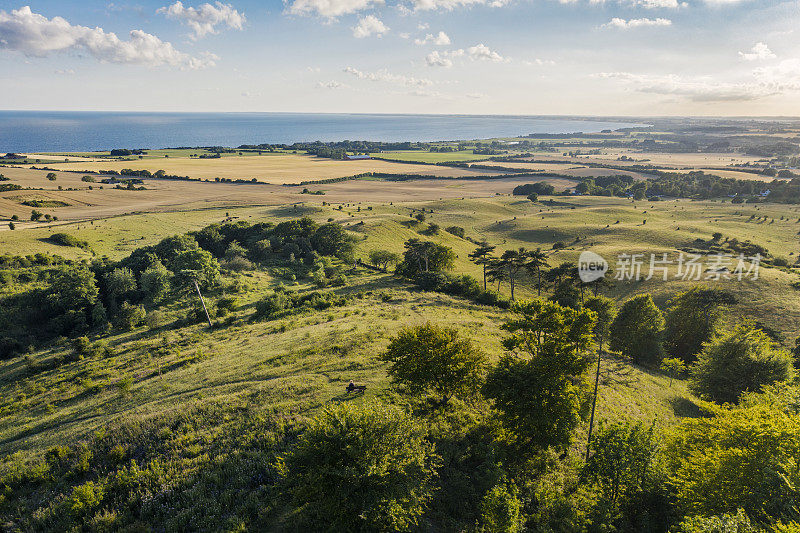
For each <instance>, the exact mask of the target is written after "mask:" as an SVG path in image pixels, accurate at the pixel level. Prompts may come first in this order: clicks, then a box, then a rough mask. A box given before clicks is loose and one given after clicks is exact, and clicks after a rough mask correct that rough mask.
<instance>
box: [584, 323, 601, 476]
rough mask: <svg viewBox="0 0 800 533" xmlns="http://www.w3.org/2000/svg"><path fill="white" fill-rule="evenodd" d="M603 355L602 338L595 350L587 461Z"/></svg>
mask: <svg viewBox="0 0 800 533" xmlns="http://www.w3.org/2000/svg"><path fill="white" fill-rule="evenodd" d="M602 353H603V338H602V337H601V338H600V344H599V346H598V348H597V372H596V373H595V376H594V399H593V400H592V416H590V417H589V438H588V439H587V441H586V460H587V461H588V460H589V446H590V445H591V443H592V427H593V426H594V410H595V407H597V388H598V386H599V385H600V357H601V355H602Z"/></svg>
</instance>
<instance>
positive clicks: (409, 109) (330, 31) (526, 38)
mask: <svg viewBox="0 0 800 533" xmlns="http://www.w3.org/2000/svg"><path fill="white" fill-rule="evenodd" d="M798 23H800V1H798V0H794V1H786V2H783V1H780V0H286V1H285V2H281V1H279V0H278V1H276V0H267V1H255V0H232V1H231V3H227V2H211V3H204V2H198V1H194V0H185V1H183V2H180V1H178V2H151V1H140V2H136V1H133V2H126V1H125V0H120V1H119V2H96V1H91V0H45V1H33V0H31V1H30V2H29V3H28V4H15V3H11V2H9V1H7V0H0V72H2V73H3V74H2V76H0V109H56V110H137V111H139V110H140V111H308V112H386V113H475V114H591V115H800V24H798ZM795 29H796V30H795Z"/></svg>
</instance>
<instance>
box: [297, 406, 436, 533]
mask: <svg viewBox="0 0 800 533" xmlns="http://www.w3.org/2000/svg"><path fill="white" fill-rule="evenodd" d="M436 463H437V458H436V456H435V455H434V454H433V446H432V445H431V444H429V443H427V442H426V441H425V440H424V439H423V438H422V436H421V431H420V428H419V427H418V426H417V425H416V424H415V423H414V421H413V419H412V418H411V417H410V416H408V415H407V414H405V413H403V412H402V411H400V410H399V409H398V408H396V407H391V406H386V405H381V404H378V403H369V404H366V405H354V404H339V405H334V406H331V407H328V408H326V409H325V411H324V412H323V413H322V414H320V415H319V416H317V417H316V418H314V419H313V420H312V421H311V422H310V424H309V427H308V429H306V431H305V432H304V433H303V434H302V435H301V436H300V439H299V441H298V443H297V445H296V446H295V447H294V449H293V450H291V451H290V452H289V453H288V454H287V455H286V456H285V457H284V458H283V460H282V465H281V470H282V472H283V474H284V477H285V480H286V482H287V483H288V485H289V489H290V491H291V493H292V494H293V496H294V499H295V503H296V504H297V505H298V506H301V507H302V511H301V512H302V514H303V521H304V522H305V523H304V524H302V526H303V528H302V529H305V530H308V531H311V530H313V531H321V530H329V531H408V530H411V529H415V528H416V526H418V524H419V518H420V517H421V516H422V513H423V511H424V510H425V507H426V504H427V502H428V501H429V500H430V498H431V495H432V492H433V484H432V481H433V478H434V474H435V467H436Z"/></svg>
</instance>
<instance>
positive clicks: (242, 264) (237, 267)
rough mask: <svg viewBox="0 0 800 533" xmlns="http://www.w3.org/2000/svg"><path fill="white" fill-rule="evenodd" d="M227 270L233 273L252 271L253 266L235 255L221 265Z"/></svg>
mask: <svg viewBox="0 0 800 533" xmlns="http://www.w3.org/2000/svg"><path fill="white" fill-rule="evenodd" d="M222 266H223V267H225V268H226V269H228V270H232V271H234V272H242V271H244V270H253V269H254V268H255V265H253V263H252V262H250V261H249V260H247V259H245V258H244V257H242V256H240V255H237V256H234V257H232V258H231V259H228V260H227V261H225V262H224V263H223V264H222Z"/></svg>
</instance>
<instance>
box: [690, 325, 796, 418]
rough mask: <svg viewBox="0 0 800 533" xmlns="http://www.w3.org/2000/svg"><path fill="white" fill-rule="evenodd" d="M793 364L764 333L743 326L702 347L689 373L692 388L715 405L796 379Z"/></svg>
mask: <svg viewBox="0 0 800 533" xmlns="http://www.w3.org/2000/svg"><path fill="white" fill-rule="evenodd" d="M793 362H794V361H793V359H792V356H791V354H790V353H788V352H787V351H785V350H783V349H781V348H779V347H777V346H776V345H775V343H774V342H773V341H772V340H771V339H770V338H769V337H768V336H767V335H766V334H765V333H764V332H763V331H761V330H760V329H758V328H756V327H755V326H754V325H753V324H752V323H744V324H741V325H739V326H738V327H736V328H735V329H734V330H733V331H730V332H728V333H724V334H722V335H719V336H717V337H716V338H715V339H713V340H712V341H711V342H709V343H707V344H706V345H705V346H704V347H703V351H702V352H700V355H699V356H698V358H697V362H696V363H695V364H694V365H693V366H692V368H691V370H690V380H689V387H690V388H691V390H692V391H693V392H695V393H696V394H699V395H702V396H703V397H706V398H709V399H711V400H713V401H715V402H719V403H726V402H736V401H738V399H739V396H741V394H742V393H744V392H752V391H758V390H760V389H761V387H763V386H764V385H770V384H772V383H776V382H779V381H787V380H790V379H792V378H794V376H795V370H794V365H793Z"/></svg>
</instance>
